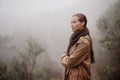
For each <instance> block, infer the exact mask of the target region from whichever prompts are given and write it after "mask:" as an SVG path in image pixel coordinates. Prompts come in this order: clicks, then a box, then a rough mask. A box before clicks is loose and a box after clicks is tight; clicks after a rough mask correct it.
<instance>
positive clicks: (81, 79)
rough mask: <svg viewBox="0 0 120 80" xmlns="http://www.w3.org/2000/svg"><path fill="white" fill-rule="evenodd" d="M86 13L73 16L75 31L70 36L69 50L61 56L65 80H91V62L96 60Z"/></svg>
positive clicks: (72, 24) (72, 22) (73, 29)
mask: <svg viewBox="0 0 120 80" xmlns="http://www.w3.org/2000/svg"><path fill="white" fill-rule="evenodd" d="M86 24H87V19H86V16H85V15H84V14H81V13H78V14H75V15H73V16H72V21H71V27H72V31H73V32H74V33H73V34H72V35H71V37H70V42H69V45H68V48H67V50H66V51H65V52H64V54H63V55H62V57H61V63H62V65H63V66H64V67H65V73H64V74H65V75H64V80H91V63H93V62H94V57H93V56H94V53H93V49H92V40H91V37H90V35H89V30H88V28H87V27H86Z"/></svg>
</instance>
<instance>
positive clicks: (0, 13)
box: [0, 0, 117, 62]
mask: <svg viewBox="0 0 120 80" xmlns="http://www.w3.org/2000/svg"><path fill="white" fill-rule="evenodd" d="M116 1H117V0H69V1H68V0H44V1H43V0H0V35H2V36H6V35H9V36H12V38H13V39H12V42H11V45H16V46H20V45H21V43H22V42H23V41H24V40H26V38H27V36H29V35H31V36H33V37H34V38H36V39H38V40H39V41H40V42H42V43H43V44H44V45H45V46H47V52H48V53H49V55H50V56H51V58H52V60H54V61H57V62H59V61H60V57H61V54H62V53H63V52H64V50H66V47H67V45H68V40H69V37H70V35H71V34H72V31H71V27H70V25H71V24H70V21H71V16H72V15H73V14H75V13H84V14H85V15H86V16H87V19H88V24H87V27H88V28H89V29H90V32H91V36H92V38H93V46H94V48H95V47H97V46H98V45H97V43H98V42H97V40H98V39H99V38H100V37H99V35H98V34H97V31H98V30H97V26H96V22H97V20H98V19H99V17H100V16H101V15H102V14H103V13H104V12H105V11H106V10H107V9H109V8H110V6H112V4H113V3H115V2H116ZM94 50H95V55H96V56H97V49H94ZM5 55H6V56H9V55H11V54H5ZM12 55H15V54H12Z"/></svg>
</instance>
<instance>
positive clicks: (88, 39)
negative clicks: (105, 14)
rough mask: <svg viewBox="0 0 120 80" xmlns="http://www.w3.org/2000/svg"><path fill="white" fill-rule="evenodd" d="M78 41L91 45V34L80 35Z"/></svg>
mask: <svg viewBox="0 0 120 80" xmlns="http://www.w3.org/2000/svg"><path fill="white" fill-rule="evenodd" d="M77 43H85V44H88V45H90V36H89V35H86V36H82V37H80V38H79V40H78V41H77Z"/></svg>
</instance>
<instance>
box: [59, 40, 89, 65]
mask: <svg viewBox="0 0 120 80" xmlns="http://www.w3.org/2000/svg"><path fill="white" fill-rule="evenodd" d="M89 50H90V44H89V42H88V43H86V42H85V41H82V42H80V43H77V44H76V47H75V50H73V52H72V54H71V55H70V56H68V55H67V54H63V55H62V58H61V63H62V65H63V66H65V67H75V66H77V65H79V64H80V63H81V62H83V61H84V59H85V58H86V57H87V56H88V55H89V54H90V53H89Z"/></svg>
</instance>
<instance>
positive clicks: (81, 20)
mask: <svg viewBox="0 0 120 80" xmlns="http://www.w3.org/2000/svg"><path fill="white" fill-rule="evenodd" d="M73 16H77V17H78V18H79V21H80V22H85V25H84V27H86V25H87V18H86V16H85V15H84V14H82V13H77V14H74V15H73ZM73 16H72V17H73Z"/></svg>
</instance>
